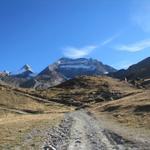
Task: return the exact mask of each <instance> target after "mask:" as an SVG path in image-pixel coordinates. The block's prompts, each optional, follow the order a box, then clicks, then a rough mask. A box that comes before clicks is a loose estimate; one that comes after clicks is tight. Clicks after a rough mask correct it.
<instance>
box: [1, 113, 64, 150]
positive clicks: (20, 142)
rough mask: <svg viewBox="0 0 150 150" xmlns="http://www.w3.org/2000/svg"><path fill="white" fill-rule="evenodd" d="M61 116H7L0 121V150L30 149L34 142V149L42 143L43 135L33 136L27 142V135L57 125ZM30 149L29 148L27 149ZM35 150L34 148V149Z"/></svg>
mask: <svg viewBox="0 0 150 150" xmlns="http://www.w3.org/2000/svg"><path fill="white" fill-rule="evenodd" d="M62 117H63V114H55V113H53V114H40V115H21V116H20V115H11V114H10V115H8V116H7V117H6V118H2V119H0V133H1V134H0V149H12V150H13V149H17V148H19V149H30V148H31V147H32V146H31V145H32V144H34V142H35V145H33V146H34V148H35V147H38V146H39V144H40V143H41V142H42V141H43V138H44V135H42V134H35V135H34V136H32V137H31V141H30V142H27V141H26V140H27V139H28V138H26V136H27V135H30V132H32V131H33V130H36V131H38V132H41V133H42V132H43V131H44V130H46V129H47V128H50V127H52V126H53V125H56V124H58V123H59V121H60V120H61V119H62ZM29 147H30V148H29ZM35 149H36V148H35Z"/></svg>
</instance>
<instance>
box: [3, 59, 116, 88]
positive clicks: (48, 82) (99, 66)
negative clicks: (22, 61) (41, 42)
mask: <svg viewBox="0 0 150 150" xmlns="http://www.w3.org/2000/svg"><path fill="white" fill-rule="evenodd" d="M115 71H116V69H114V68H113V67H111V66H108V65H104V64H103V63H102V62H100V61H98V60H95V59H91V58H90V59H87V58H79V59H70V58H61V59H59V60H58V61H57V62H55V63H53V64H51V65H49V66H48V67H46V68H45V69H44V70H43V71H41V72H40V73H39V74H37V75H35V73H34V72H33V71H32V68H31V67H30V66H29V65H27V64H26V65H24V66H23V67H22V68H21V71H20V72H19V73H17V74H10V75H6V76H2V77H1V80H3V81H4V82H6V83H9V84H12V85H14V86H19V87H26V88H30V87H38V88H48V87H51V86H54V85H58V84H59V83H62V82H64V81H65V80H68V79H71V78H74V77H76V76H81V75H88V76H93V75H104V74H108V73H111V72H115Z"/></svg>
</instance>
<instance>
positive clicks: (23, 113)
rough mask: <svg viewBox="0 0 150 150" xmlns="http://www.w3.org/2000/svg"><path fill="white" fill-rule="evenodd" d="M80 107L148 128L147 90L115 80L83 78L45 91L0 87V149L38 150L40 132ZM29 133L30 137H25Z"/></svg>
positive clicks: (149, 110)
mask: <svg viewBox="0 0 150 150" xmlns="http://www.w3.org/2000/svg"><path fill="white" fill-rule="evenodd" d="M84 105H85V106H88V107H89V109H91V110H92V111H93V110H94V112H96V113H97V114H99V115H102V114H103V115H107V116H109V117H111V118H112V119H114V120H117V121H118V122H120V123H123V124H126V125H128V126H132V127H134V128H135V127H138V128H139V127H140V128H145V129H148V130H149V129H150V117H149V116H150V91H149V90H143V89H137V88H135V87H133V86H132V85H131V84H128V83H126V82H123V81H119V80H117V79H112V78H109V77H87V76H83V77H77V78H75V79H72V80H69V81H67V82H64V83H62V84H60V85H58V86H56V87H53V88H49V89H47V90H34V89H18V88H13V87H9V86H6V85H0V133H1V135H0V145H1V146H0V149H14V147H16V148H17V147H18V148H21V149H30V148H31V147H34V148H35V149H38V145H39V143H40V142H41V141H42V139H43V138H44V135H43V134H42V133H43V132H41V131H44V130H46V129H47V128H49V127H51V126H53V125H55V124H57V123H58V122H59V121H60V120H61V119H62V117H63V114H64V113H65V112H69V111H72V110H74V108H75V107H72V106H84ZM33 131H34V132H35V131H36V134H34V135H33V136H32V138H30V137H29V138H25V137H26V136H27V135H28V134H30V133H31V132H33ZM31 139H32V140H31ZM35 143H36V144H35Z"/></svg>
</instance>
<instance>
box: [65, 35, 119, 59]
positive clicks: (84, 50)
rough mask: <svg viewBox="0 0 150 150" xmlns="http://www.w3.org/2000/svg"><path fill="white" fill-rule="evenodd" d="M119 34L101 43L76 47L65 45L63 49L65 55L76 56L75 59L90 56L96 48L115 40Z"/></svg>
mask: <svg viewBox="0 0 150 150" xmlns="http://www.w3.org/2000/svg"><path fill="white" fill-rule="evenodd" d="M119 35H120V34H115V35H114V36H112V37H109V38H108V39H106V40H105V41H103V42H101V43H100V44H99V45H89V46H84V47H81V48H76V47H72V46H71V47H70V46H68V47H65V48H64V49H63V55H64V56H65V57H69V58H74V59H75V58H81V57H85V56H88V55H89V54H91V53H92V52H93V51H94V50H95V49H97V48H100V47H102V46H105V45H107V44H109V43H110V42H112V41H113V40H115V39H116V38H117V37H118V36H119Z"/></svg>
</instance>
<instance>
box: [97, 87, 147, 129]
mask: <svg viewBox="0 0 150 150" xmlns="http://www.w3.org/2000/svg"><path fill="white" fill-rule="evenodd" d="M94 110H95V112H99V113H100V114H101V115H102V114H105V115H106V114H107V115H109V116H112V117H113V119H115V120H117V121H118V122H120V123H123V124H125V125H127V126H131V127H134V128H145V129H148V130H150V91H149V90H145V91H143V92H141V93H137V94H134V95H130V96H127V97H124V98H121V99H119V100H116V101H110V102H106V103H103V104H101V105H100V106H98V107H95V108H94Z"/></svg>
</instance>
